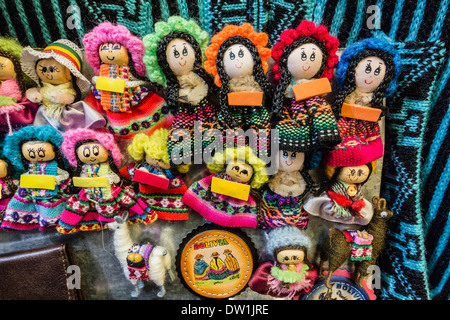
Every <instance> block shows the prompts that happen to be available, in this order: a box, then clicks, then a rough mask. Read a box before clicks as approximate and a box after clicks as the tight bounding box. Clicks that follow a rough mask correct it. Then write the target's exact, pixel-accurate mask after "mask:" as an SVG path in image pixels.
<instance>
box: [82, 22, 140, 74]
mask: <svg viewBox="0 0 450 320" xmlns="http://www.w3.org/2000/svg"><path fill="white" fill-rule="evenodd" d="M108 42H115V43H120V44H121V45H122V46H124V47H125V48H126V49H127V50H128V53H129V55H130V57H131V59H129V66H130V72H131V73H132V74H133V76H135V77H136V78H138V79H141V78H140V76H142V77H145V65H144V62H143V60H142V58H143V55H144V50H145V48H144V44H143V43H142V40H141V39H139V38H138V37H136V36H134V35H133V34H132V33H131V32H130V30H128V28H127V27H125V26H123V25H120V24H113V23H111V22H108V21H106V22H102V23H100V24H99V25H97V26H96V27H95V28H94V29H92V31H91V32H89V33H87V34H85V35H84V37H83V46H84V49H85V52H86V61H87V62H88V63H89V65H90V66H91V67H92V68H93V69H94V71H95V73H96V74H99V72H100V65H101V60H100V54H99V48H100V46H101V45H102V44H104V43H108ZM133 72H135V73H133Z"/></svg>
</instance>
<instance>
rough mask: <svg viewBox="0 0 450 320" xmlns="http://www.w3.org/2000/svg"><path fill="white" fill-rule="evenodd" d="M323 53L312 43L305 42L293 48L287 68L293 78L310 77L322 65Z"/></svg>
mask: <svg viewBox="0 0 450 320" xmlns="http://www.w3.org/2000/svg"><path fill="white" fill-rule="evenodd" d="M322 60H323V53H322V50H320V48H319V47H318V46H317V45H315V44H314V43H305V44H303V45H301V46H300V47H298V48H297V49H295V50H293V51H292V52H291V54H290V55H289V57H288V60H287V68H288V70H289V73H290V74H291V75H292V76H293V77H294V79H311V78H312V77H314V76H315V75H316V74H317V72H319V70H320V67H321V66H322Z"/></svg>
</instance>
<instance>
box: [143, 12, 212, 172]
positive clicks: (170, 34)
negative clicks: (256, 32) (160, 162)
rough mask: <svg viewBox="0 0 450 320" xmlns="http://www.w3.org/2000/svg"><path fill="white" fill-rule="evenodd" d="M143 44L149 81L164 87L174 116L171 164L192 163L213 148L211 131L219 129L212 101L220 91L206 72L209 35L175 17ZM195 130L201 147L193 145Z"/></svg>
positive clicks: (148, 37) (170, 144) (159, 26)
mask: <svg viewBox="0 0 450 320" xmlns="http://www.w3.org/2000/svg"><path fill="white" fill-rule="evenodd" d="M143 41H144V45H145V56H144V63H145V65H146V67H147V74H148V77H149V79H150V80H152V81H155V82H156V83H158V84H160V85H162V86H164V87H165V92H166V100H167V104H168V106H169V109H170V110H171V112H172V114H173V116H174V120H173V123H172V129H171V130H170V132H169V136H168V144H167V145H168V150H169V154H170V155H171V158H170V161H171V164H176V165H180V164H181V163H182V162H183V163H184V164H188V163H192V158H193V156H194V154H195V153H199V154H201V152H202V151H203V150H205V149H206V148H208V146H209V145H210V144H211V142H212V141H213V139H214V137H213V136H211V135H212V131H211V129H215V128H217V125H216V123H217V108H216V106H215V105H214V104H213V103H212V101H211V95H212V94H213V93H214V92H215V91H216V89H217V88H216V86H215V85H214V82H213V79H212V77H211V76H210V75H209V74H208V73H206V72H205V70H204V69H203V60H204V51H205V49H206V47H207V45H208V42H209V35H208V33H207V32H206V31H204V30H202V29H201V28H200V26H199V25H198V24H197V23H196V22H195V21H194V20H185V19H183V18H181V17H178V16H173V17H170V18H169V19H168V20H167V22H163V21H160V22H158V23H156V24H155V31H154V32H153V33H151V34H148V35H146V36H145V37H144V39H143ZM196 122H197V123H198V125H199V127H197V128H196V127H195V123H196ZM194 130H198V132H199V133H201V134H202V135H203V141H202V144H201V145H200V144H199V145H194ZM180 140H181V141H180ZM175 148H176V149H175ZM177 150H179V151H177Z"/></svg>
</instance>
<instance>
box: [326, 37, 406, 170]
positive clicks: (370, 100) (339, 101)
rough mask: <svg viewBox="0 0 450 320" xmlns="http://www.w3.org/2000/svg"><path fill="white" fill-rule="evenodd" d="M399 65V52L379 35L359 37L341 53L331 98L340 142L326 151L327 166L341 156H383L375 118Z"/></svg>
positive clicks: (394, 82)
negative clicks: (376, 37) (362, 38)
mask: <svg viewBox="0 0 450 320" xmlns="http://www.w3.org/2000/svg"><path fill="white" fill-rule="evenodd" d="M400 67H401V60H400V55H399V53H398V52H397V51H396V49H395V48H394V47H392V46H391V45H390V44H389V43H387V42H385V41H383V40H380V39H375V38H370V39H364V40H361V41H360V42H357V43H355V44H353V45H351V46H350V47H348V48H347V49H346V50H345V51H344V52H343V53H342V55H341V58H340V61H339V64H338V67H337V69H336V77H335V86H336V94H335V100H334V102H333V110H334V112H335V114H337V115H340V116H339V118H338V128H339V132H340V135H341V138H342V142H341V143H339V144H338V145H337V146H336V147H335V148H334V150H332V151H331V152H329V153H328V154H327V155H326V158H327V160H326V161H327V163H328V164H329V165H330V166H335V167H338V166H340V164H339V162H341V159H342V158H343V157H347V158H348V159H349V160H348V161H351V159H358V162H355V161H353V163H352V165H363V164H366V163H369V162H371V161H373V160H376V159H379V158H381V157H382V156H383V143H382V140H381V130H380V126H379V124H378V120H379V119H380V117H381V116H382V115H383V113H384V111H385V110H384V107H383V98H385V97H388V96H390V95H391V94H392V93H393V92H394V90H395V87H396V85H397V78H398V75H399V74H400Z"/></svg>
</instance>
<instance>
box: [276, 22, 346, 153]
mask: <svg viewBox="0 0 450 320" xmlns="http://www.w3.org/2000/svg"><path fill="white" fill-rule="evenodd" d="M338 46H339V41H338V39H337V38H335V37H333V36H331V35H330V34H329V33H328V30H327V28H326V27H325V26H318V27H316V26H315V24H314V23H313V22H311V21H307V20H304V21H302V22H301V23H300V25H299V26H298V27H297V28H296V29H287V30H285V31H284V32H283V33H282V34H281V36H280V40H279V41H278V42H277V43H276V44H275V45H274V47H273V49H272V57H273V59H274V61H275V64H274V66H273V68H272V72H273V77H274V80H275V82H276V83H277V86H276V89H275V92H274V100H273V104H274V105H273V108H274V113H275V116H276V117H277V118H278V119H277V120H278V123H277V125H276V126H275V128H276V129H278V132H279V138H280V140H279V141H280V149H282V150H287V151H291V152H307V151H313V152H314V151H321V150H326V149H330V148H333V147H334V146H335V145H336V144H338V143H339V142H340V141H341V139H340V135H339V130H338V128H337V122H336V117H335V116H334V114H333V111H332V108H331V106H330V105H329V104H328V102H327V101H326V100H325V99H324V97H323V95H325V94H327V93H329V92H331V85H330V81H331V80H332V79H333V68H334V66H335V65H336V64H337V63H338V61H339V59H338V56H337V55H336V51H337V49H338Z"/></svg>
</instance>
